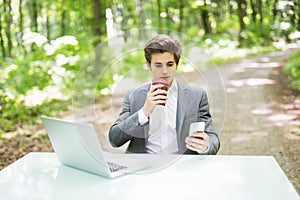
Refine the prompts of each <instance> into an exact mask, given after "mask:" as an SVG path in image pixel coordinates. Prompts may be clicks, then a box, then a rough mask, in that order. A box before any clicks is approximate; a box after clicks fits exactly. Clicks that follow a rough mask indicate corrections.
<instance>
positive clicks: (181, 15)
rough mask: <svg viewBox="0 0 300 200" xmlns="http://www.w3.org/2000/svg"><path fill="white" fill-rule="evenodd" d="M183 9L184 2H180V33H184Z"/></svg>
mask: <svg viewBox="0 0 300 200" xmlns="http://www.w3.org/2000/svg"><path fill="white" fill-rule="evenodd" d="M183 8H184V3H183V0H180V1H179V26H178V32H180V33H182V32H183V17H184V13H183Z"/></svg>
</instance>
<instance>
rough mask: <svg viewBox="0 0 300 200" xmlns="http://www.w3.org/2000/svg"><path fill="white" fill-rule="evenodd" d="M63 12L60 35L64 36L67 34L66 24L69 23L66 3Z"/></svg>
mask: <svg viewBox="0 0 300 200" xmlns="http://www.w3.org/2000/svg"><path fill="white" fill-rule="evenodd" d="M62 6H63V8H62V12H61V19H60V34H59V35H60V36H64V35H65V34H66V24H67V19H66V16H67V12H66V9H65V8H64V5H62Z"/></svg>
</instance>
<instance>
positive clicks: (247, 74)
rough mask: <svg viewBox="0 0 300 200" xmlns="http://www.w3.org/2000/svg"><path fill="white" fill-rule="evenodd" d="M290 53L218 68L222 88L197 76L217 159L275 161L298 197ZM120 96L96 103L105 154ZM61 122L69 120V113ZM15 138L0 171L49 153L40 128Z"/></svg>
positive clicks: (298, 147)
mask: <svg viewBox="0 0 300 200" xmlns="http://www.w3.org/2000/svg"><path fill="white" fill-rule="evenodd" d="M293 52H295V50H285V51H280V52H272V53H268V54H264V55H259V56H255V57H252V58H249V59H243V60H241V61H238V62H231V63H227V64H222V65H218V66H217V69H218V70H219V71H218V73H219V74H220V76H221V78H222V84H224V87H223V86H222V87H220V85H219V84H220V83H217V82H214V81H216V77H215V76H216V71H215V70H216V68H214V69H210V68H205V69H203V71H202V73H203V74H202V75H203V77H204V79H205V80H207V82H206V84H207V85H206V86H208V85H209V86H208V89H209V94H210V97H211V100H212V103H213V104H212V105H211V107H212V108H211V113H212V115H213V118H214V123H215V126H216V127H217V130H218V131H219V136H220V140H221V149H220V151H219V153H218V154H226V155H271V156H274V157H275V158H276V160H277V161H278V163H279V164H280V166H281V167H282V168H283V170H284V172H285V173H286V174H287V176H288V178H289V179H290V180H291V182H292V183H293V185H294V186H295V188H296V190H297V191H298V192H299V193H300V177H299V174H300V135H295V134H291V131H292V130H293V129H294V128H295V127H297V126H299V125H300V97H297V95H296V94H294V93H293V92H292V91H291V90H290V89H288V87H287V77H286V76H285V75H284V73H283V71H282V66H283V65H284V64H285V63H284V61H285V60H286V59H287V58H288V57H289V56H290V55H291V54H292V53H293ZM194 76H195V73H186V74H184V75H182V77H183V78H184V79H185V80H195V77H194ZM189 82H190V84H197V81H189ZM119 95H120V96H114V98H113V99H112V101H111V99H110V98H108V99H101V100H99V102H97V104H96V113H97V114H96V115H97V116H96V118H97V127H98V129H99V133H101V134H100V135H99V136H100V140H101V143H102V145H103V146H104V149H105V150H109V151H116V150H115V149H112V148H111V147H110V145H109V144H107V130H108V129H109V127H110V125H111V124H112V122H113V121H114V120H115V117H116V115H117V113H119V111H120V108H121V103H122V95H121V94H119ZM221 96H222V97H221ZM111 102H113V107H111ZM88 113H89V112H88V109H84V110H82V117H83V118H86V121H87V122H88V121H89V120H90V118H89V116H88ZM61 117H62V118H66V119H72V118H74V116H73V114H72V113H65V114H64V115H63V116H61ZM20 132H22V134H20ZM16 133H18V134H17V135H16V136H14V137H12V138H11V139H6V140H0V155H1V157H0V169H1V168H3V167H4V166H7V165H8V164H10V163H11V162H13V161H15V160H16V159H18V158H20V157H22V156H23V155H25V154H26V153H28V152H31V151H52V148H51V145H50V143H49V141H48V138H47V136H46V133H45V131H44V129H43V127H42V126H41V125H37V126H35V127H30V128H23V129H22V130H18V131H17V132H16ZM32 133H33V134H32ZM11 135H12V134H11V133H10V134H6V135H5V136H11ZM270 184H271V183H270Z"/></svg>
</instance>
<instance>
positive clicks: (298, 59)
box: [284, 51, 300, 91]
mask: <svg viewBox="0 0 300 200" xmlns="http://www.w3.org/2000/svg"><path fill="white" fill-rule="evenodd" d="M284 70H285V72H286V73H287V74H289V75H290V76H291V77H292V82H291V86H292V88H293V89H296V90H298V91H300V51H298V52H296V53H295V54H293V55H292V56H291V57H290V58H289V59H288V64H287V65H286V66H285V67H284Z"/></svg>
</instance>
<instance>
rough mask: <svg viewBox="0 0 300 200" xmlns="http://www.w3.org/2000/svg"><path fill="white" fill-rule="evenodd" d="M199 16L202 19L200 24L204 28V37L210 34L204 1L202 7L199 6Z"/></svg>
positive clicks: (209, 24)
mask: <svg viewBox="0 0 300 200" xmlns="http://www.w3.org/2000/svg"><path fill="white" fill-rule="evenodd" d="M200 9H201V10H200V14H201V19H202V24H203V27H204V31H205V35H207V34H210V33H212V30H211V23H210V20H209V14H208V10H207V4H206V1H204V5H203V6H201V8H200Z"/></svg>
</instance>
